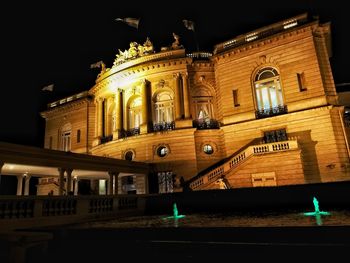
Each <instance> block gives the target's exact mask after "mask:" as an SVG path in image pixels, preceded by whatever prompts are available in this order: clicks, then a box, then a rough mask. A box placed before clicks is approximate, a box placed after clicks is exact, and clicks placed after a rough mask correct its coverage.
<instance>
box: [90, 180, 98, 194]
mask: <svg viewBox="0 0 350 263" xmlns="http://www.w3.org/2000/svg"><path fill="white" fill-rule="evenodd" d="M98 183H99V181H98V180H96V179H91V180H90V188H91V191H92V194H93V195H98V194H99V191H98V189H99V185H98Z"/></svg>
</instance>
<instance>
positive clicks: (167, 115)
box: [155, 92, 174, 123]
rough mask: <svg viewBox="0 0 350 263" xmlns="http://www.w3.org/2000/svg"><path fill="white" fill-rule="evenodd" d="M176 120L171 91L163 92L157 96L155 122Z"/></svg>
mask: <svg viewBox="0 0 350 263" xmlns="http://www.w3.org/2000/svg"><path fill="white" fill-rule="evenodd" d="M172 121H174V100H173V97H172V96H171V94H170V92H162V93H159V94H158V95H157V96H156V102H155V122H156V123H164V122H166V123H170V122H172Z"/></svg>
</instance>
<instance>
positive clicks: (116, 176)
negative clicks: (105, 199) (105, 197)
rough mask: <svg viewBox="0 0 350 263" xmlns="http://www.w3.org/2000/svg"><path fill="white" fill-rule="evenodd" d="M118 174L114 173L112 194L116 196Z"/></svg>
mask: <svg viewBox="0 0 350 263" xmlns="http://www.w3.org/2000/svg"><path fill="white" fill-rule="evenodd" d="M118 175H119V173H118V172H115V173H114V194H115V195H118Z"/></svg>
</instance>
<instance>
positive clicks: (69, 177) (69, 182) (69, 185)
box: [66, 169, 73, 195]
mask: <svg viewBox="0 0 350 263" xmlns="http://www.w3.org/2000/svg"><path fill="white" fill-rule="evenodd" d="M72 172H73V169H67V170H66V173H67V184H66V187H67V188H66V194H67V195H69V193H70V192H72V190H73V188H72V186H73V184H72Z"/></svg>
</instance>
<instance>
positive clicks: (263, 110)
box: [254, 67, 287, 118]
mask: <svg viewBox="0 0 350 263" xmlns="http://www.w3.org/2000/svg"><path fill="white" fill-rule="evenodd" d="M254 87H255V96H256V104H257V105H256V107H257V117H258V118H263V117H269V116H274V115H279V114H283V113H286V112H287V107H286V106H285V105H284V100H283V92H282V87H281V83H280V76H279V74H278V72H277V70H276V69H274V68H271V67H268V68H263V69H261V70H259V71H258V72H257V74H256V76H255V81H254Z"/></svg>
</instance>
